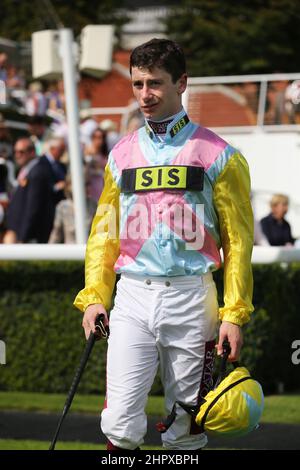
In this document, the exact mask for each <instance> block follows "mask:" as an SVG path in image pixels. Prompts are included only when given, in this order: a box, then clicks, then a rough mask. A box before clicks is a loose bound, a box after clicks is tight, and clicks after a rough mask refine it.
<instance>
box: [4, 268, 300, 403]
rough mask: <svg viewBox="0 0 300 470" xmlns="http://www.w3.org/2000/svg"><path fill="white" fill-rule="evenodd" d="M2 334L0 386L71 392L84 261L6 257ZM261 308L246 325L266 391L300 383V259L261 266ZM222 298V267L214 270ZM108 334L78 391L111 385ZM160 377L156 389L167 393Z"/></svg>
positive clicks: (257, 297)
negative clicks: (296, 352)
mask: <svg viewBox="0 0 300 470" xmlns="http://www.w3.org/2000/svg"><path fill="white" fill-rule="evenodd" d="M0 267H1V269H0V288H1V297H0V338H1V339H3V340H4V341H5V342H6V348H7V364H6V365H5V366H0V389H1V390H11V391H36V392H53V393H54V392H66V391H67V390H68V387H69V385H70V383H71V380H72V377H73V374H74V370H75V368H76V366H77V364H78V361H79V358H80V356H81V353H82V351H83V348H84V344H85V339H84V335H83V330H82V328H81V320H82V316H81V314H80V312H79V311H78V310H76V309H75V308H74V307H73V306H72V302H73V299H74V297H75V295H76V294H77V292H78V290H80V288H81V287H82V285H83V263H80V262H22V263H17V262H1V263H0ZM254 278H255V291H254V303H255V307H256V310H255V313H254V314H253V316H252V320H251V322H250V323H249V324H248V326H247V327H245V328H244V348H243V355H242V361H243V363H245V364H246V365H247V366H248V367H249V368H250V370H251V371H252V373H253V374H254V376H255V377H256V378H257V379H258V380H260V381H261V383H262V384H263V387H264V390H265V391H266V392H274V391H276V389H277V386H278V384H279V383H283V384H284V386H285V389H286V391H292V390H296V389H297V388H298V389H299V372H300V366H295V365H293V364H292V362H291V354H292V350H291V344H292V342H293V340H295V339H299V338H300V296H299V290H300V266H299V265H289V267H288V268H286V267H284V266H280V265H266V266H256V267H255V269H254ZM215 280H216V283H217V287H218V292H219V295H220V299H221V292H222V273H221V272H218V273H216V275H215ZM105 349H106V343H105V342H104V341H101V342H98V343H96V346H95V349H94V351H93V355H92V359H91V360H90V361H89V363H88V365H87V369H86V371H85V373H84V376H83V379H82V381H81V384H80V387H79V390H80V392H82V393H99V392H102V393H103V392H104V391H105V354H106V352H105ZM161 392H162V390H161V384H160V382H159V378H157V379H156V382H155V384H154V386H153V390H152V393H154V394H159V393H161Z"/></svg>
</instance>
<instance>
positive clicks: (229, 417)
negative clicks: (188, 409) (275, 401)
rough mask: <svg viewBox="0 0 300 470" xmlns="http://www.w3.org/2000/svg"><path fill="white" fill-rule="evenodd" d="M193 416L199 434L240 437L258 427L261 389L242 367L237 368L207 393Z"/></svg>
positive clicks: (260, 409)
mask: <svg viewBox="0 0 300 470" xmlns="http://www.w3.org/2000/svg"><path fill="white" fill-rule="evenodd" d="M204 400H205V402H204V403H203V404H202V405H201V407H200V410H199V412H198V414H197V415H196V423H197V424H198V425H199V426H200V427H201V428H202V429H203V431H205V432H207V433H209V434H214V435H220V436H221V435H222V436H235V437H236V436H242V435H244V434H247V433H249V432H250V431H252V430H253V429H255V428H256V427H257V426H258V422H259V420H260V417H261V415H262V412H263V407H264V395H263V391H262V387H261V385H260V384H259V383H258V382H257V381H256V380H254V379H252V377H251V376H250V373H249V371H248V370H247V369H246V368H245V367H237V368H236V369H234V370H233V371H232V372H231V373H230V374H229V375H228V376H227V377H225V378H224V379H223V380H222V381H221V382H220V384H219V385H218V386H217V387H216V388H215V389H214V390H211V391H210V392H208V394H207V395H206V396H205V398H204Z"/></svg>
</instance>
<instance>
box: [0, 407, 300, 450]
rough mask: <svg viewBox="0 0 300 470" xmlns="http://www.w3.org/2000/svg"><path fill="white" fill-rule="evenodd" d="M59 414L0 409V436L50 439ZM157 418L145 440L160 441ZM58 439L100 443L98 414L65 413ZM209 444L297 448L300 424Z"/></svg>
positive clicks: (264, 428)
mask: <svg viewBox="0 0 300 470" xmlns="http://www.w3.org/2000/svg"><path fill="white" fill-rule="evenodd" d="M59 417H60V415H56V414H52V413H51V414H44V413H28V412H26V413H23V412H22V413H21V412H12V411H1V412H0V438H1V439H33V440H41V441H49V442H50V441H51V439H52V436H53V433H54V431H55V429H56V426H57V423H58V420H59ZM156 422H157V419H154V418H150V419H149V423H148V432H147V436H146V439H145V444H148V445H156V446H157V445H158V446H159V445H160V435H159V433H158V432H157V431H156V430H155V423H156ZM59 439H60V440H62V441H81V442H91V443H99V442H100V443H104V442H105V437H104V436H103V434H102V433H101V431H100V427H99V418H98V417H97V416H95V415H92V416H91V415H82V414H76V413H71V414H69V415H68V416H67V417H66V420H65V422H64V424H63V427H62V430H61V434H60V437H59ZM208 447H209V448H233V449H273V450H275V449H276V450H287V449H288V450H291V449H293V450H294V449H298V450H299V449H300V425H292V424H290V425H288V424H262V425H261V426H260V428H259V429H257V430H256V431H254V432H252V433H251V434H249V435H248V436H245V437H243V438H239V439H230V440H229V439H216V438H210V440H209V446H208Z"/></svg>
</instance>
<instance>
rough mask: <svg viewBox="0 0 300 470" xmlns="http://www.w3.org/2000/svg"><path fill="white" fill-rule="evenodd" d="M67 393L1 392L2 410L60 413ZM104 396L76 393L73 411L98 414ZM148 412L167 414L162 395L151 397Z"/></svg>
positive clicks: (155, 414)
mask: <svg viewBox="0 0 300 470" xmlns="http://www.w3.org/2000/svg"><path fill="white" fill-rule="evenodd" d="M65 399H66V395H62V394H46V393H27V392H24V393H23V392H0V410H18V411H43V412H49V413H52V412H56V413H60V412H61V410H62V408H63V405H64V403H65ZM103 403H104V397H103V396H98V395H75V397H74V401H73V403H72V408H71V409H72V411H73V412H76V413H87V414H96V413H100V411H101V410H102V408H103ZM146 412H147V414H148V415H149V416H151V415H152V416H162V415H164V414H165V409H164V402H163V398H162V397H149V400H148V405H147V408H146Z"/></svg>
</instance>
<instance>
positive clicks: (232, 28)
mask: <svg viewBox="0 0 300 470" xmlns="http://www.w3.org/2000/svg"><path fill="white" fill-rule="evenodd" d="M166 25H167V32H168V35H169V37H170V38H172V39H175V40H177V41H178V42H179V43H180V44H181V45H182V46H183V48H184V50H185V53H186V56H187V62H188V70H189V73H190V75H193V76H210V75H235V74H248V73H272V72H278V71H280V72H297V71H298V70H299V69H300V55H299V53H298V49H299V43H300V2H299V0H243V1H240V0H222V1H217V0H198V1H195V0H182V1H181V3H180V6H177V7H173V8H172V9H171V10H170V14H169V16H168V18H167V21H166Z"/></svg>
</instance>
